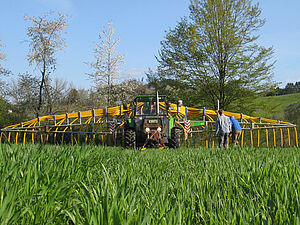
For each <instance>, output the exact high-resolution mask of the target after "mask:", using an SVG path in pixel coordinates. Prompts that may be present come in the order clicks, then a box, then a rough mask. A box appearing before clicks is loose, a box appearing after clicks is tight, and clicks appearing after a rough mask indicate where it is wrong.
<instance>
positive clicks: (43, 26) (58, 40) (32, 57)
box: [25, 13, 68, 116]
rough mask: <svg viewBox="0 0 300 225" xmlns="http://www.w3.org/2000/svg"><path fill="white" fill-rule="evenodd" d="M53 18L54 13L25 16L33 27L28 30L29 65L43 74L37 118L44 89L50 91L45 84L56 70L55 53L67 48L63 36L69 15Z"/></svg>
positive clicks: (59, 14) (59, 15)
mask: <svg viewBox="0 0 300 225" xmlns="http://www.w3.org/2000/svg"><path fill="white" fill-rule="evenodd" d="M51 16H52V13H45V14H44V15H43V16H41V17H34V16H33V17H29V16H25V20H28V21H30V22H31V26H29V27H28V28H27V36H28V37H29V47H30V50H29V54H28V55H27V57H28V60H29V64H30V65H35V66H36V69H38V70H39V71H40V73H41V82H40V87H39V102H38V107H37V116H38V115H39V113H40V110H41V106H42V103H43V99H42V96H43V93H42V92H43V90H44V89H45V90H46V91H47V92H48V91H49V90H48V88H49V86H48V85H45V84H47V83H49V81H48V82H47V80H48V79H49V75H50V73H51V72H53V71H54V70H55V68H56V58H55V53H56V52H57V51H59V50H62V49H63V48H64V47H65V46H66V42H65V39H64V38H63V37H62V35H63V33H65V31H66V26H67V17H68V15H65V14H63V13H58V17H57V18H52V17H51ZM50 104H51V102H50Z"/></svg>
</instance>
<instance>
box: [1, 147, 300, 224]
mask: <svg viewBox="0 0 300 225" xmlns="http://www.w3.org/2000/svg"><path fill="white" fill-rule="evenodd" d="M0 149H1V150H0V162H1V168H0V170H1V176H0V186H1V188H0V224H300V211H299V210H300V197H299V195H300V185H299V184H300V169H299V168H300V167H299V165H300V153H299V149H296V148H286V149H280V148H278V149H227V150H219V149H176V150H152V149H150V150H146V151H142V152H141V151H138V150H122V149H121V148H112V147H103V146H102V147H101V146H42V145H27V146H21V145H18V146H16V145H8V144H5V145H1V146H0Z"/></svg>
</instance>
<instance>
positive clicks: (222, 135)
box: [215, 109, 231, 148]
mask: <svg viewBox="0 0 300 225" xmlns="http://www.w3.org/2000/svg"><path fill="white" fill-rule="evenodd" d="M230 132H231V122H230V118H229V117H228V116H225V115H224V110H223V109H220V110H219V117H218V119H217V122H216V133H215V134H216V135H217V134H219V147H220V148H223V147H228V145H227V140H228V137H229V134H230Z"/></svg>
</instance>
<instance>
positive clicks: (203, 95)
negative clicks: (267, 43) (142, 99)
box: [148, 0, 274, 108]
mask: <svg viewBox="0 0 300 225" xmlns="http://www.w3.org/2000/svg"><path fill="white" fill-rule="evenodd" d="M189 8H190V17H189V19H187V18H184V19H182V20H181V21H180V22H179V23H178V25H177V26H176V27H175V28H174V29H171V30H170V31H169V32H168V33H167V34H166V37H165V40H163V41H162V42H161V46H162V47H161V50H160V53H159V57H158V58H157V60H158V62H159V66H158V68H157V73H156V74H155V73H150V74H148V78H149V80H150V81H151V80H152V81H156V82H154V84H156V85H157V84H158V82H162V83H161V84H163V86H161V87H160V88H166V87H169V88H170V89H172V90H176V91H179V92H180V93H182V94H183V95H185V96H189V98H190V99H193V101H196V102H201V101H202V100H204V101H206V103H208V104H210V105H212V106H214V107H215V108H216V107H217V101H218V100H220V107H222V108H228V107H230V106H231V103H233V102H234V101H236V100H240V99H242V98H245V97H249V96H253V95H254V94H255V93H258V92H260V91H262V90H265V89H266V88H268V87H269V86H271V85H270V84H272V82H271V77H272V68H273V65H274V62H271V63H269V61H270V59H271V57H272V54H273V48H272V47H270V48H265V47H263V46H259V45H258V44H257V40H258V38H259V36H258V35H257V34H256V32H257V31H258V30H259V28H261V27H262V26H263V25H264V23H265V20H264V19H261V18H260V14H261V10H260V9H259V5H258V4H254V5H253V4H252V2H251V0H191V5H190V7H189Z"/></svg>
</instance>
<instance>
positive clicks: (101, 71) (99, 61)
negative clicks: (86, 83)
mask: <svg viewBox="0 0 300 225" xmlns="http://www.w3.org/2000/svg"><path fill="white" fill-rule="evenodd" d="M101 33H102V35H101V34H99V43H95V45H96V47H95V48H94V57H95V60H96V61H95V62H91V63H88V64H89V65H90V67H91V68H92V69H93V72H92V73H89V74H88V75H89V77H90V78H91V79H92V80H93V81H94V87H95V88H96V90H102V91H104V94H105V95H106V103H107V105H110V104H111V97H112V92H113V88H114V85H115V83H116V81H118V80H119V79H120V77H119V71H120V66H121V65H122V64H123V63H124V56H123V55H121V54H120V53H118V51H117V47H118V43H119V41H120V39H119V37H115V31H114V28H113V26H112V23H111V22H109V23H108V27H107V28H106V27H103V29H102V32H101Z"/></svg>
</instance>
